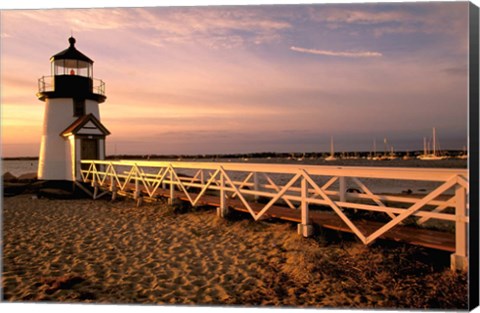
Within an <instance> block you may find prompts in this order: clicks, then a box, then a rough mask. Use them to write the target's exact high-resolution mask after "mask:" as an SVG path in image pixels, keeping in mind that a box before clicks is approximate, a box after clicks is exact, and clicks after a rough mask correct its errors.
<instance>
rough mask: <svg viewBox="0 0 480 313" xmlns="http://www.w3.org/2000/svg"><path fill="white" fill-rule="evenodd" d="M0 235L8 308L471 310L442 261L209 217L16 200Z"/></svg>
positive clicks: (407, 250) (151, 207)
mask: <svg viewBox="0 0 480 313" xmlns="http://www.w3.org/2000/svg"><path fill="white" fill-rule="evenodd" d="M2 226H3V242H2V245H3V273H2V285H3V300H5V301H15V302H18V301H22V302H25V301H35V302H39V301H52V302H82V303H92V302H93V303H139V304H177V305H178V304H190V305H235V306H239V305H247V306H253V305H263V306H286V307H351V308H455V309H464V308H466V306H467V275H466V274H456V273H452V272H450V270H449V269H448V257H449V255H448V254H442V253H439V252H438V254H435V252H432V251H430V250H425V249H423V248H419V247H414V246H408V245H400V244H395V245H392V244H389V245H387V244H385V243H379V244H374V245H373V246H370V247H365V246H363V245H362V244H360V243H358V242H356V241H355V240H354V239H353V238H352V237H351V236H346V235H340V234H336V233H327V232H325V233H323V232H322V233H321V234H319V235H317V236H315V238H309V239H304V238H301V237H299V236H298V235H297V234H296V231H295V228H296V225H295V224H292V223H286V222H272V221H261V222H254V221H253V220H252V219H251V218H248V217H247V216H245V217H242V216H233V217H231V218H229V219H220V218H218V217H217V216H216V214H215V211H214V210H213V209H212V208H209V209H207V208H198V209H191V208H190V209H188V208H178V207H177V208H176V209H174V208H172V207H169V206H168V205H166V204H165V203H160V202H158V203H144V204H143V205H142V206H141V207H139V208H137V207H136V206H135V203H134V202H133V201H132V200H128V199H122V200H119V201H116V202H110V201H108V200H96V201H93V200H89V199H82V200H51V199H45V198H40V199H35V198H34V197H32V195H19V196H15V197H8V198H4V199H3V225H2ZM342 236H343V237H342ZM434 258H435V259H437V260H439V262H434V261H433V260H434ZM444 259H445V260H444Z"/></svg>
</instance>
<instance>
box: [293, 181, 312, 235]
mask: <svg viewBox="0 0 480 313" xmlns="http://www.w3.org/2000/svg"><path fill="white" fill-rule="evenodd" d="M300 189H301V198H302V202H301V206H300V209H301V214H302V223H301V224H298V226H297V232H298V234H299V235H302V236H303V237H310V236H311V235H313V226H312V225H311V224H310V218H309V216H308V213H309V212H308V201H307V196H308V184H307V180H306V179H305V177H303V176H302V181H301V186H300Z"/></svg>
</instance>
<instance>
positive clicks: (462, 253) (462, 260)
mask: <svg viewBox="0 0 480 313" xmlns="http://www.w3.org/2000/svg"><path fill="white" fill-rule="evenodd" d="M466 200H467V192H466V190H465V188H464V187H463V186H460V185H458V184H457V185H456V186H455V217H456V219H455V254H452V255H451V256H450V268H451V269H452V270H453V271H455V270H461V271H466V270H468V256H467V253H468V237H467V229H468V228H467V222H466V216H467V201H466Z"/></svg>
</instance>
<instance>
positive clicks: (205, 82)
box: [0, 2, 468, 157]
mask: <svg viewBox="0 0 480 313" xmlns="http://www.w3.org/2000/svg"><path fill="white" fill-rule="evenodd" d="M0 21H1V84H2V92H1V107H2V120H1V121H2V150H3V151H2V155H3V156H4V157H13V156H38V153H39V148H40V138H41V134H42V123H43V110H44V103H43V102H41V101H39V100H38V99H37V98H36V96H35V94H36V92H37V90H38V85H37V80H38V78H40V77H42V76H48V75H50V62H49V58H50V57H51V56H52V55H54V54H56V53H58V52H60V51H61V50H64V49H66V48H67V47H68V41H67V40H68V38H69V37H70V35H71V34H73V37H75V38H76V41H77V43H76V47H77V48H78V50H80V51H81V52H82V53H84V54H85V55H87V56H88V57H90V58H91V59H93V60H94V62H95V63H94V65H93V66H94V72H93V73H94V78H97V79H101V80H103V81H104V82H105V84H106V95H107V100H106V102H105V103H102V104H100V114H101V118H102V123H103V124H104V125H105V126H106V127H107V128H108V129H109V131H110V132H111V133H112V134H111V135H110V136H109V137H107V155H110V154H114V153H115V154H221V153H250V152H267V151H272V152H310V151H318V152H326V151H329V147H330V138H331V136H333V137H334V139H335V147H336V150H337V151H342V150H343V151H369V150H371V149H372V142H373V140H374V139H375V138H376V140H377V144H378V146H380V145H381V144H382V143H383V138H388V141H389V143H390V144H392V145H393V146H394V148H395V150H397V151H400V150H410V151H412V150H421V149H422V148H423V146H422V144H423V137H429V136H431V130H432V127H436V130H437V136H438V139H439V141H440V145H441V148H443V149H459V150H461V149H463V147H464V146H466V145H467V119H468V110H467V101H468V97H467V96H468V94H467V87H468V68H467V62H468V2H456V3H453V2H449V3H442V2H439V3H432V2H430V3H378V4H313V5H306V4H302V5H273V6H213V7H156V8H106V9H64V10H62V9H53V10H10V11H8V10H4V11H2V12H1V19H0Z"/></svg>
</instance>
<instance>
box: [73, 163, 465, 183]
mask: <svg viewBox="0 0 480 313" xmlns="http://www.w3.org/2000/svg"><path fill="white" fill-rule="evenodd" d="M81 162H82V163H84V164H88V163H91V162H95V163H96V164H103V165H109V164H112V165H125V166H131V165H137V166H148V167H165V166H172V167H175V168H183V169H199V168H202V169H206V170H207V169H208V170H216V169H218V168H219V167H222V168H223V169H224V170H226V171H241V172H244V171H247V170H246V167H248V171H249V172H268V173H278V174H295V173H297V172H298V169H300V168H301V169H305V170H306V171H308V172H309V173H311V174H313V175H324V176H341V177H362V178H378V179H399V180H420V181H447V180H448V179H449V178H451V177H452V176H462V177H464V178H466V179H467V178H468V170H467V169H437V168H410V167H361V166H324V165H304V164H272V163H234V162H183V161H143V160H140V161H137V160H117V161H109V160H104V161H103V160H102V161H100V160H82V161H81Z"/></svg>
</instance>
